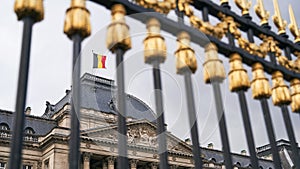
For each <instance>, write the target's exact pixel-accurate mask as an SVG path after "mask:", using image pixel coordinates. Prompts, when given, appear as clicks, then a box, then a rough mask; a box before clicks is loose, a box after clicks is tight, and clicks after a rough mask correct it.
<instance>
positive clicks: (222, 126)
mask: <svg viewBox="0 0 300 169" xmlns="http://www.w3.org/2000/svg"><path fill="white" fill-rule="evenodd" d="M212 86H213V91H214V97H215V106H216V110H217V116H218V119H219V130H220V133H221V140H222V145H223V151H224V159H225V166H226V168H232V167H233V165H232V158H231V152H230V144H229V138H228V131H227V125H226V119H225V112H224V107H223V101H222V94H221V90H220V83H218V82H212Z"/></svg>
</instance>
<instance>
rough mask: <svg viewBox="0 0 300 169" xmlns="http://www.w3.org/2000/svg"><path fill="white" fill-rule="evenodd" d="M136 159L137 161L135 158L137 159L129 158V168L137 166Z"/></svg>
mask: <svg viewBox="0 0 300 169" xmlns="http://www.w3.org/2000/svg"><path fill="white" fill-rule="evenodd" d="M138 161H139V160H137V159H131V160H130V167H131V168H136V167H137V163H138Z"/></svg>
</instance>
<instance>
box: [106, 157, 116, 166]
mask: <svg viewBox="0 0 300 169" xmlns="http://www.w3.org/2000/svg"><path fill="white" fill-rule="evenodd" d="M106 160H107V163H108V165H113V164H114V163H115V160H116V157H114V156H109V157H107V158H106Z"/></svg>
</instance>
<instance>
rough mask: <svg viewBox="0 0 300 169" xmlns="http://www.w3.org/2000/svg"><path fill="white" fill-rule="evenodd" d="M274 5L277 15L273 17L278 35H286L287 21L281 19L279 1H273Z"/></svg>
mask: <svg viewBox="0 0 300 169" xmlns="http://www.w3.org/2000/svg"><path fill="white" fill-rule="evenodd" d="M273 4H274V11H275V14H274V15H273V22H274V24H275V25H276V27H277V28H278V34H279V35H280V34H285V33H286V31H285V29H286V26H287V22H286V21H285V20H283V18H282V17H281V13H280V9H279V5H278V1H277V0H273Z"/></svg>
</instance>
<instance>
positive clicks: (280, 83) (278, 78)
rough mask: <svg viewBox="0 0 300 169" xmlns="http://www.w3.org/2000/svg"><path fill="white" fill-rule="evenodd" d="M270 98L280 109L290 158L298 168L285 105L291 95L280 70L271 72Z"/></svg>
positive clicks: (291, 129) (297, 158)
mask: <svg viewBox="0 0 300 169" xmlns="http://www.w3.org/2000/svg"><path fill="white" fill-rule="evenodd" d="M272 82H273V88H272V100H273V104H274V105H275V106H279V107H280V108H281V111H282V116H283V120H284V123H285V127H286V131H287V134H288V137H289V141H290V144H291V148H292V159H293V161H294V162H295V163H296V165H295V166H296V168H297V169H300V158H299V152H298V147H297V143H296V139H295V134H294V131H293V126H292V122H291V119H290V115H289V110H288V108H287V105H289V104H290V103H291V95H290V91H289V89H288V86H287V85H286V84H285V83H284V79H283V74H282V73H281V72H280V71H275V72H273V74H272Z"/></svg>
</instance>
